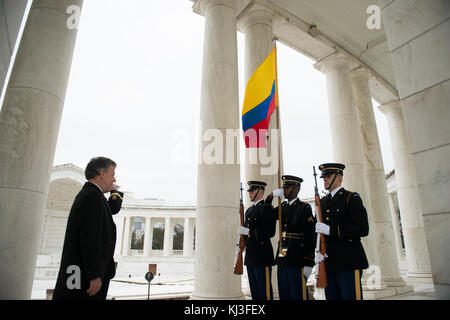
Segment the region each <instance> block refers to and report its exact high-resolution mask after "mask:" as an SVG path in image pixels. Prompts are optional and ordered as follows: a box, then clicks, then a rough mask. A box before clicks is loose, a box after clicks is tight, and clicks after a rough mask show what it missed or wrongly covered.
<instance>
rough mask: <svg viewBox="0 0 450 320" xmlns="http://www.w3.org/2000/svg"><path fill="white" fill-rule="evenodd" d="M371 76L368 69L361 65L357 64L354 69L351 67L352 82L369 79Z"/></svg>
mask: <svg viewBox="0 0 450 320" xmlns="http://www.w3.org/2000/svg"><path fill="white" fill-rule="evenodd" d="M371 77H372V74H371V73H370V72H369V70H367V69H365V68H364V67H362V66H359V67H357V68H356V69H353V70H352V72H351V78H352V81H353V82H358V81H369V79H370V78H371Z"/></svg>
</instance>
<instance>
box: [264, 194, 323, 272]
mask: <svg viewBox="0 0 450 320" xmlns="http://www.w3.org/2000/svg"><path fill="white" fill-rule="evenodd" d="M268 204H269V203H268V199H266V205H265V210H266V211H265V214H267V215H271V216H272V219H274V220H278V207H276V208H273V207H272V206H268ZM281 218H282V222H281V223H282V232H286V235H287V236H288V238H286V239H285V240H284V244H285V246H286V247H287V249H288V250H287V254H286V256H285V257H279V255H278V254H279V249H280V248H279V247H278V250H277V253H276V259H275V264H276V265H278V266H279V267H304V266H309V267H312V266H314V249H315V232H314V227H315V223H316V220H315V218H314V217H313V215H312V209H311V206H310V205H309V204H308V203H306V202H303V201H300V200H299V199H297V200H295V201H294V202H293V203H292V205H290V204H289V203H288V202H287V201H285V202H283V203H282V204H281Z"/></svg>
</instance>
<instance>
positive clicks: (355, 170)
mask: <svg viewBox="0 0 450 320" xmlns="http://www.w3.org/2000/svg"><path fill="white" fill-rule="evenodd" d="M314 67H315V68H316V69H318V70H320V71H321V72H323V73H324V74H325V76H326V79H327V92H328V108H329V116H330V128H331V141H332V148H333V156H334V159H330V160H329V162H339V163H343V164H345V170H344V179H343V186H344V187H345V188H346V189H347V190H350V191H354V192H358V193H359V194H360V195H361V198H362V200H363V203H364V206H365V207H366V209H367V212H368V219H369V229H370V230H369V235H368V236H367V237H365V238H363V239H362V242H363V246H364V249H365V251H366V255H367V258H368V260H369V264H370V265H379V260H378V256H377V252H376V246H375V237H374V229H373V222H372V215H371V211H372V209H371V202H370V200H369V192H368V186H367V181H366V179H365V176H366V171H365V161H364V151H363V146H362V139H361V133H360V128H359V122H358V118H357V115H356V108H355V104H354V99H353V91H352V90H353V89H352V84H351V78H350V68H351V60H350V58H348V57H346V56H344V55H343V54H340V53H335V54H333V55H331V56H329V57H327V58H325V59H324V60H321V61H319V62H317V63H316V64H315V65H314Z"/></svg>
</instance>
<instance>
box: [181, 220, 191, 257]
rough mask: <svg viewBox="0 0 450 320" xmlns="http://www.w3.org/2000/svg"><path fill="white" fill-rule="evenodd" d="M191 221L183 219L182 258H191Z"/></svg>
mask: <svg viewBox="0 0 450 320" xmlns="http://www.w3.org/2000/svg"><path fill="white" fill-rule="evenodd" d="M191 221H192V219H190V218H184V233H183V256H185V257H190V256H192V240H193V239H192V235H193V233H192V226H191V225H192V222H191Z"/></svg>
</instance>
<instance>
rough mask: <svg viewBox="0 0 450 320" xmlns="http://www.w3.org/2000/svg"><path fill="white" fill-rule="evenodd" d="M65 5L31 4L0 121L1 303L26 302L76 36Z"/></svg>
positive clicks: (69, 1) (65, 0) (52, 1)
mask: <svg viewBox="0 0 450 320" xmlns="http://www.w3.org/2000/svg"><path fill="white" fill-rule="evenodd" d="M70 5H76V6H78V8H81V5H82V1H81V0H45V1H44V0H35V1H33V4H32V6H31V9H30V12H29V16H28V20H27V22H26V25H25V28H24V32H23V35H22V39H21V41H20V45H19V48H18V51H17V55H16V59H15V63H14V66H13V69H12V72H11V76H10V79H9V83H8V87H7V90H6V93H5V98H4V101H3V105H2V109H1V113H0V203H1V215H0V288H8V289H7V290H3V289H2V290H0V299H28V298H30V295H31V288H32V284H33V278H34V270H35V266H36V258H37V252H38V245H39V231H40V226H41V223H42V217H43V212H44V208H45V204H46V201H47V192H48V185H49V180H50V172H51V168H52V164H53V158H54V154H55V148H56V140H57V138H58V130H59V125H60V120H61V114H62V109H63V105H64V98H65V94H66V89H67V82H68V79H69V73H70V67H71V62H72V55H73V51H74V46H75V39H76V34H77V30H76V29H73V28H68V26H67V20H68V19H69V16H68V15H67V14H66V9H67V7H68V6H70Z"/></svg>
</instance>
